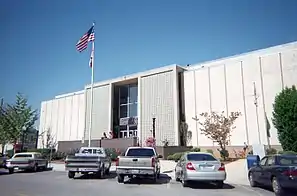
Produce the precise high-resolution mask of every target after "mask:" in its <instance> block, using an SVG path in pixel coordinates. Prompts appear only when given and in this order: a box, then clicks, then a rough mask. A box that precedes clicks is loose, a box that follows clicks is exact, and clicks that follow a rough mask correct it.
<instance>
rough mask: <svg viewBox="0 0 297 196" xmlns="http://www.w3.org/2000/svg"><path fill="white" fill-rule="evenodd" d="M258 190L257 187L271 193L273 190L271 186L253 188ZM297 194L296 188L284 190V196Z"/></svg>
mask: <svg viewBox="0 0 297 196" xmlns="http://www.w3.org/2000/svg"><path fill="white" fill-rule="evenodd" d="M257 189H258V190H259V189H262V190H265V191H269V192H271V193H273V190H272V188H271V187H265V186H263V187H256V188H253V190H257ZM296 195H297V190H293V189H290V190H286V192H285V196H296Z"/></svg>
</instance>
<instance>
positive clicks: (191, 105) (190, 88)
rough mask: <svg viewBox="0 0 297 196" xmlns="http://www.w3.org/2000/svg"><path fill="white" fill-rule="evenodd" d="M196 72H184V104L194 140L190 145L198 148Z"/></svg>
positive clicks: (192, 139)
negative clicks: (194, 118) (195, 118)
mask: <svg viewBox="0 0 297 196" xmlns="http://www.w3.org/2000/svg"><path fill="white" fill-rule="evenodd" d="M194 74H195V72H194V71H187V72H184V93H185V94H184V102H185V118H186V122H187V124H188V130H189V131H191V132H192V138H191V141H190V143H189V145H192V146H198V140H197V138H198V137H197V134H198V129H197V126H196V121H194V120H193V117H195V115H197V114H196V108H195V107H196V105H195V85H194V82H195V79H194Z"/></svg>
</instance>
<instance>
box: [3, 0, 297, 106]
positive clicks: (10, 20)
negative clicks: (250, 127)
mask: <svg viewBox="0 0 297 196" xmlns="http://www.w3.org/2000/svg"><path fill="white" fill-rule="evenodd" d="M296 19H297V1H294V0H287V1H283V0H241V1H237V0H224V1H217V0H213V1H210V0H183V1H182V0H162V1H160V0H150V1H145V0H125V1H122V0H104V1H103V0H88V1H86V0H85V1H83V0H77V1H71V3H70V0H68V1H66V0H64V1H59V0H51V1H50V0H42V1H41V0H26V1H24V0H2V1H1V2H0V22H1V31H0V37H1V39H2V41H1V43H2V46H1V47H0V57H1V58H0V73H1V77H0V97H4V99H5V101H7V102H12V101H14V98H15V94H16V93H17V92H21V93H24V94H25V95H27V96H28V98H29V102H30V103H31V104H32V105H33V106H34V107H35V108H37V109H39V108H40V103H41V101H43V100H49V99H52V98H53V97H54V96H55V95H58V94H63V93H68V92H72V91H77V90H81V89H83V87H84V85H85V84H87V83H89V82H90V77H91V69H90V68H89V66H88V61H89V56H90V51H85V52H84V53H82V54H80V53H78V52H77V51H76V49H75V44H76V42H77V40H78V39H79V38H80V37H81V36H82V35H83V34H84V33H85V32H86V31H87V30H88V29H89V28H90V26H91V25H92V22H93V20H95V21H96V42H95V43H96V46H95V47H96V48H95V81H100V80H105V79H109V78H113V77H116V76H121V75H125V74H131V73H134V72H139V71H144V70H148V69H152V68H156V67H160V66H165V65H169V64H174V63H176V64H180V65H186V64H192V63H198V62H203V61H207V60H213V59H216V58H220V57H226V56H230V55H235V54H238V53H243V52H247V51H251V50H256V49H261V48H266V47H269V46H273V45H278V44H283V43H287V42H292V41H297V23H296Z"/></svg>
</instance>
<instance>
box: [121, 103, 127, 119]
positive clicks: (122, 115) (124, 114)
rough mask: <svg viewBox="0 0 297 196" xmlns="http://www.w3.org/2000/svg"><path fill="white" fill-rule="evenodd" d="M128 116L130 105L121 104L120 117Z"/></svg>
mask: <svg viewBox="0 0 297 196" xmlns="http://www.w3.org/2000/svg"><path fill="white" fill-rule="evenodd" d="M126 117H128V107H127V105H121V106H120V118H126Z"/></svg>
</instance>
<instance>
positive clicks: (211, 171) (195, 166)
mask: <svg viewBox="0 0 297 196" xmlns="http://www.w3.org/2000/svg"><path fill="white" fill-rule="evenodd" d="M175 179H176V181H180V182H181V183H182V185H183V187H187V186H188V184H189V182H190V181H194V182H195V181H202V182H215V183H216V185H217V187H218V188H223V185H224V180H226V171H225V167H224V164H223V163H221V162H220V161H219V160H217V159H216V158H215V157H214V156H213V155H212V154H210V153H205V152H189V153H185V154H184V155H183V156H182V157H181V159H180V160H179V161H178V162H177V164H176V167H175Z"/></svg>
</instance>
